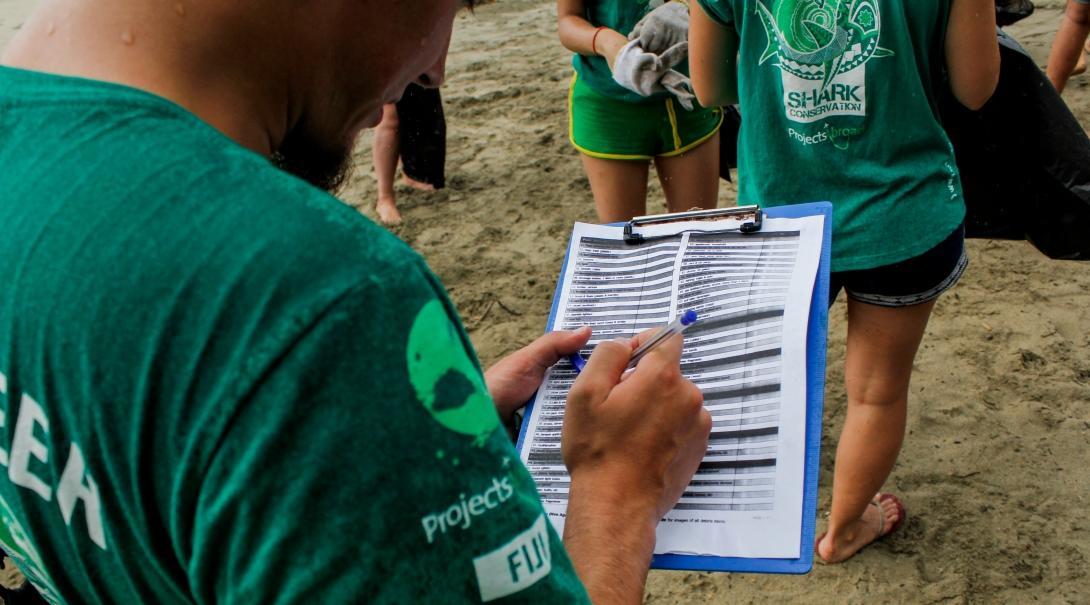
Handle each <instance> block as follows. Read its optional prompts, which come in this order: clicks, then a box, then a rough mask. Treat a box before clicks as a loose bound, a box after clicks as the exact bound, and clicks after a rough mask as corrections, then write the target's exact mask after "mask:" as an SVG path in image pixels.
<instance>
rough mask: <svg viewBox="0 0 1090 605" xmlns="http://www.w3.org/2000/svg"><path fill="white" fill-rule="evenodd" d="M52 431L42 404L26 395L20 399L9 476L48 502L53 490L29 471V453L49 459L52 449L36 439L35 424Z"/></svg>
mask: <svg viewBox="0 0 1090 605" xmlns="http://www.w3.org/2000/svg"><path fill="white" fill-rule="evenodd" d="M35 424H39V425H41V427H42V430H43V431H45V432H47V433H48V432H49V419H48V418H46V417H45V412H43V411H42V406H40V405H38V402H37V401H34V400H33V399H31V398H30V396H29V395H26V394H24V395H23V398H22V400H20V402H19V417H18V418H17V419H16V420H15V437H14V438H13V439H12V442H11V466H9V467H8V479H11V482H12V483H14V484H15V485H21V486H23V487H25V488H27V489H32V490H34V491H35V492H37V494H38V495H39V496H41V497H42V499H43V500H46V501H48V500H49V499H50V497H52V495H53V490H52V489H51V488H50V487H49V486H48V485H46V484H45V483H44V482H43V481H42V480H41V479H39V478H38V477H37V476H35V475H33V474H31V472H30V456H31V455H33V456H34V457H35V458H37V459H38V460H41V461H42V462H46V461H48V460H49V448H47V447H46V446H45V444H44V443H42V442H41V441H38V440H37V439H35V438H34V425H35Z"/></svg>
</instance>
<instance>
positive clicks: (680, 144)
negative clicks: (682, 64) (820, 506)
mask: <svg viewBox="0 0 1090 605" xmlns="http://www.w3.org/2000/svg"><path fill="white" fill-rule="evenodd" d="M722 123H723V112H722V110H720V109H719V108H718V107H713V108H711V109H705V108H703V107H697V108H696V109H694V110H693V111H686V110H685V108H684V107H682V106H681V105H679V104H678V103H677V101H675V100H674V99H673V98H665V99H651V100H648V101H647V102H646V103H626V102H624V101H617V100H615V99H612V98H610V97H607V96H605V95H602V94H599V93H597V92H595V91H594V90H592V89H591V88H590V86H587V85H586V84H584V83H583V81H582V80H580V79H579V76H578V75H576V76H575V77H574V78H572V82H571V91H570V93H569V95H568V136H569V138H570V139H571V142H572V145H574V146H575V148H576V149H578V150H579V151H581V152H583V153H585V154H587V155H589V156H591V157H594V158H601V159H604V160H650V159H652V158H654V157H656V156H667V157H668V156H673V155H679V154H682V153H685V152H686V151H688V150H690V149H692V148H694V147H696V146H698V145H700V144H701V143H703V142H704V141H707V140H708V139H710V138H711V137H712V135H714V134H715V133H716V132H718V131H719V126H720V125H721V124H722Z"/></svg>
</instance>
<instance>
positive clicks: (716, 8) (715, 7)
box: [696, 0, 734, 25]
mask: <svg viewBox="0 0 1090 605" xmlns="http://www.w3.org/2000/svg"><path fill="white" fill-rule="evenodd" d="M696 3H697V4H699V5H700V8H702V9H704V14H706V15H708V16H709V17H711V18H712V20H713V21H715V22H717V23H719V24H720V25H733V24H734V15H733V14H732V13H731V7H730V3H729V2H726V1H724V0H696Z"/></svg>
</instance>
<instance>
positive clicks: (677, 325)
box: [568, 310, 697, 373]
mask: <svg viewBox="0 0 1090 605" xmlns="http://www.w3.org/2000/svg"><path fill="white" fill-rule="evenodd" d="M696 320H697V314H696V311H692V310H690V311H686V312H684V313H682V314H681V316H679V317H678V318H677V319H675V320H674V321H672V322H670V323H668V324H666V325H665V326H663V327H662V328H659V331H658V332H655V334H654V335H653V336H652V337H651V338H649V339H647V340H646V341H644V343H643V344H642V345H640V346H639V348H637V349H636V350H635V352H633V353H632V359H631V360H629V362H628V367H627V368H625V371H628V370H631V369H634V368H635V367H636V364H637V363H639V362H640V360H641V359H643V358H644V356H645V355H647V354H648V353H650V352H651V351H652V350H654V348H655V347H657V346H659V345H661V344H662V343H664V342H666V341H667V340H670V338H672V337H673V336H674V335H676V334H681V333H683V332H684V331H685V330H687V329H688V328H689V326H691V325H693V324H694V323H696ZM568 360H569V361H570V362H571V364H572V366H573V367H574V368H575V371H576V373H578V372H582V371H583V366H585V365H587V362H586V360H585V359H583V356H582V355H580V354H579V353H575V354H573V355H569V356H568Z"/></svg>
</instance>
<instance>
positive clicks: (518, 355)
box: [484, 328, 591, 427]
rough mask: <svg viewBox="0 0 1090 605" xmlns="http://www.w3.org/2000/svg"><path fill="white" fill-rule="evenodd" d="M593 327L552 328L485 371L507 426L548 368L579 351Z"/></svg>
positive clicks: (489, 391)
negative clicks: (572, 330) (560, 330)
mask: <svg viewBox="0 0 1090 605" xmlns="http://www.w3.org/2000/svg"><path fill="white" fill-rule="evenodd" d="M590 334H591V330H590V328H580V329H578V330H575V331H574V332H550V333H548V334H546V335H544V336H542V337H540V338H538V339H537V340H535V341H534V342H532V343H530V344H529V345H527V346H525V347H523V348H521V349H519V350H518V351H515V352H514V353H511V354H510V355H508V356H507V357H504V358H503V359H501V360H499V361H497V362H496V364H495V365H493V366H492V367H491V368H488V371H487V372H485V373H484V381H485V384H487V385H488V393H489V394H490V395H491V396H492V402H493V403H495V405H496V411H497V412H499V414H500V419H501V420H503V424H504V426H506V427H511V426H512V422H513V419H514V414H515V410H517V409H519V408H521V407H522V406H523V405H525V404H526V402H527V401H528V400H529V399H530V397H531V396H533V394H534V392H535V391H537V389H538V387H540V386H541V381H542V380H544V378H545V371H546V370H548V369H549V368H551V367H552V366H553V365H554V364H556V362H558V361H560V360H561V359H562V358H564V357H567V356H568V355H571V354H572V353H578V352H579V350H580V349H582V348H583V347H585V346H586V344H587V340H589V339H590Z"/></svg>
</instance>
